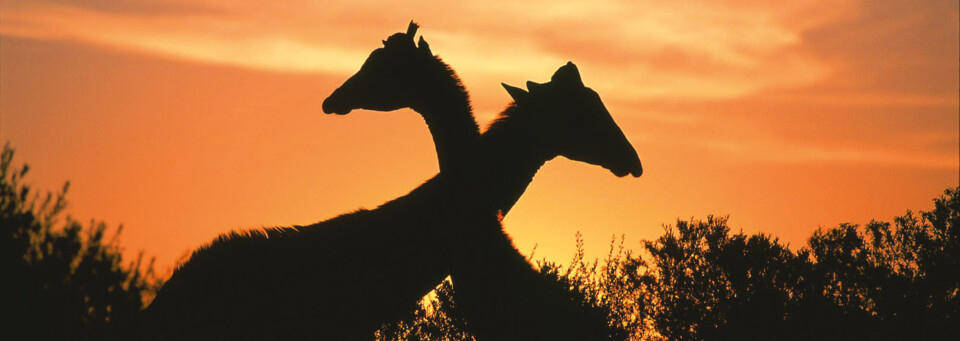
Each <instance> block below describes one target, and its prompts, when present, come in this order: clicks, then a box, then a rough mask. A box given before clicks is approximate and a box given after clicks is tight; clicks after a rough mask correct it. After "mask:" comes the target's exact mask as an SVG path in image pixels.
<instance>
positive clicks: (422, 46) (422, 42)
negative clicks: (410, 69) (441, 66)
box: [417, 36, 433, 56]
mask: <svg viewBox="0 0 960 341" xmlns="http://www.w3.org/2000/svg"><path fill="white" fill-rule="evenodd" d="M417 45H418V46H417V47H418V48H419V49H420V52H423V53H424V54H426V55H428V56H432V55H433V52H430V44H427V41H426V40H423V36H420V42H419V43H417Z"/></svg>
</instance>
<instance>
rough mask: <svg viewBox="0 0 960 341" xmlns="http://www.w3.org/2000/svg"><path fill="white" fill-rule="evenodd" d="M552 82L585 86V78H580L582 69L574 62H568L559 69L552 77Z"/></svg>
mask: <svg viewBox="0 0 960 341" xmlns="http://www.w3.org/2000/svg"><path fill="white" fill-rule="evenodd" d="M550 82H557V83H564V84H569V85H578V86H581V87H582V86H583V80H581V79H580V70H577V66H576V65H574V64H573V62H567V64H566V65H564V66H561V67H560V68H559V69H557V72H556V73H554V74H553V77H551V78H550Z"/></svg>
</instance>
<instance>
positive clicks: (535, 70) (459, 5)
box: [0, 0, 960, 270]
mask: <svg viewBox="0 0 960 341" xmlns="http://www.w3.org/2000/svg"><path fill="white" fill-rule="evenodd" d="M227 3H229V5H225V4H227ZM411 19H413V20H415V21H417V22H418V23H419V24H420V25H421V29H420V31H419V33H420V34H422V35H423V37H424V38H425V39H426V40H427V41H428V42H429V43H430V46H431V48H432V49H433V52H434V53H436V54H438V55H440V56H441V57H442V58H443V59H444V61H446V62H447V63H449V64H450V65H451V66H452V67H453V68H454V69H455V70H456V71H457V73H458V74H459V75H460V77H461V78H462V80H463V82H464V84H465V85H466V87H467V89H468V90H469V91H470V95H471V97H472V101H473V106H474V109H475V114H476V115H477V119H478V121H479V122H480V124H481V125H482V126H486V124H487V122H489V121H490V120H491V119H492V118H493V117H495V115H496V114H497V113H498V112H499V111H500V110H502V109H503V108H504V107H505V105H506V104H507V103H508V102H509V97H508V96H507V94H506V92H504V91H503V89H502V88H501V87H500V82H506V83H508V84H514V85H522V84H523V82H525V81H526V80H534V81H541V82H542V81H547V80H549V77H550V75H551V74H552V73H553V71H555V70H556V69H557V68H558V67H559V66H561V65H562V64H563V63H565V62H566V61H568V60H569V61H573V62H574V63H576V64H577V65H578V66H579V68H580V71H581V74H582V76H583V79H584V82H585V83H586V84H587V86H590V87H592V88H593V89H594V90H596V91H597V92H598V93H599V94H600V95H601V97H602V98H603V100H604V102H605V104H606V106H607V108H608V109H609V111H610V112H611V114H612V115H613V117H614V119H615V120H616V121H617V123H619V125H620V126H621V128H622V129H623V131H624V132H625V133H626V135H627V137H628V138H629V139H630V141H631V142H632V143H633V145H634V147H635V148H636V150H637V151H638V153H639V155H640V158H641V160H642V161H643V165H644V171H645V173H644V174H643V176H642V177H641V178H639V179H635V178H623V179H620V178H616V177H614V176H613V175H612V174H610V172H608V171H606V170H603V169H601V168H599V167H596V166H590V165H586V164H582V163H575V162H573V161H570V160H566V159H562V158H558V159H556V160H554V161H551V162H549V163H547V165H546V166H545V167H544V168H542V169H541V171H540V172H539V173H538V174H537V176H536V178H535V179H534V182H533V184H532V185H531V186H530V188H529V189H528V190H527V192H526V194H525V195H524V196H523V197H522V198H521V200H520V201H519V203H518V204H517V206H516V207H515V208H514V209H513V210H512V211H511V213H510V214H509V215H508V216H507V219H506V221H505V225H506V230H507V232H509V233H510V234H511V235H512V236H513V238H514V241H515V243H516V246H517V247H518V248H519V249H520V250H521V251H523V252H524V253H529V252H530V250H531V249H533V246H534V245H535V244H536V245H538V246H537V251H536V255H537V258H540V257H547V258H549V259H552V260H557V261H561V262H566V261H567V260H568V259H569V258H570V257H571V256H572V255H573V249H574V234H575V233H576V231H581V232H582V233H583V236H584V238H585V240H586V247H587V249H588V250H587V251H588V256H589V257H602V256H603V255H605V253H606V251H607V245H608V243H609V242H610V238H611V236H613V235H617V236H619V235H625V236H626V246H628V247H631V248H633V249H639V246H640V244H639V241H640V240H641V239H652V238H656V237H657V236H658V235H660V234H661V233H662V232H663V229H662V225H663V224H671V223H673V222H674V221H675V220H676V219H677V218H682V219H689V218H705V217H706V215H708V214H717V215H727V214H729V215H730V217H731V219H730V222H731V225H732V226H733V227H734V228H735V229H741V228H742V229H743V230H744V231H745V232H748V233H753V232H764V233H768V234H772V235H774V236H778V237H780V238H781V240H783V241H785V242H789V243H790V245H791V246H792V247H800V246H802V245H803V244H804V243H805V239H806V238H807V237H808V236H809V235H810V234H811V233H812V232H813V231H814V230H815V229H816V228H817V227H819V226H824V227H828V226H833V225H836V224H838V223H841V222H855V223H866V222H868V221H869V220H870V219H871V218H876V219H882V220H890V219H892V218H893V217H894V216H895V215H898V214H902V213H903V212H904V211H906V210H907V209H913V210H917V209H927V208H929V207H930V206H931V202H930V200H931V199H932V198H933V197H935V196H937V195H939V194H940V193H942V191H943V190H944V189H945V188H947V187H951V186H957V185H958V182H960V180H958V174H960V147H958V144H960V114H958V111H960V96H958V91H960V81H958V79H960V52H958V50H960V45H958V40H960V28H958V27H960V14H958V2H957V1H956V0H944V1H939V0H937V1H917V0H890V1H887V0H878V1H849V0H829V1H828V0H816V1H807V0H801V1H788V2H772V1H753V0H732V1H701V0H693V1H674V2H670V1H649V0H639V1H612V0H604V1H592V2H584V1H559V0H550V1H483V2H475V3H467V2H458V1H413V2H406V3H402V2H377V1H357V0H350V1H299V0H298V1H280V2H269V1H252V0H243V1H230V2H224V1H211V0H190V1H186V0H174V1H154V0H136V1H97V0H80V1H77V0H68V1H49V0H47V1H38V0H32V1H15V0H0V140H2V141H0V142H4V141H9V142H10V143H11V145H12V146H13V147H14V148H15V149H16V150H17V159H16V161H17V162H18V163H28V164H29V165H30V166H31V168H32V171H31V175H30V176H29V177H28V178H27V179H28V180H29V181H30V182H31V183H32V184H33V185H34V186H35V187H38V188H42V189H47V190H56V189H58V188H60V185H61V184H62V183H63V182H64V181H67V180H69V181H70V182H71V188H70V193H69V195H68V198H69V199H70V203H71V204H70V209H69V213H70V214H71V215H72V216H73V217H74V218H76V219H79V220H81V221H84V222H85V221H89V220H90V219H102V220H105V221H107V222H108V223H109V224H111V225H117V224H123V225H124V226H125V229H124V232H123V236H122V239H121V241H122V244H123V245H124V247H125V248H126V250H127V251H128V252H129V253H131V254H133V253H135V252H136V251H138V250H144V251H145V252H146V254H147V255H150V256H156V257H157V261H158V264H159V265H160V267H161V270H164V269H167V268H169V267H170V266H171V265H173V264H174V261H175V260H176V259H177V258H178V257H179V256H181V255H183V254H184V253H186V252H188V251H189V250H191V249H193V248H195V247H197V246H198V245H201V244H202V243H204V242H207V241H209V240H211V239H212V238H213V237H215V236H216V235H217V234H219V233H223V232H226V231H229V230H232V229H238V228H252V227H260V226H280V225H292V224H310V223H313V222H317V221H320V220H325V219H328V218H331V217H334V216H336V215H338V214H341V213H346V212H349V211H351V210H354V209H356V208H359V207H367V208H372V207H376V206H377V205H379V204H380V203H383V202H385V201H387V200H390V199H393V198H396V197H398V196H401V195H404V194H406V193H407V192H408V191H409V190H411V189H413V188H415V187H416V186H417V185H419V184H420V183H421V182H423V181H424V180H426V179H428V178H430V177H432V176H433V175H434V174H435V173H436V172H437V165H436V156H435V155H434V149H433V145H432V140H431V139H430V136H429V133H428V132H427V129H426V126H425V125H424V123H423V120H422V119H421V118H420V117H419V116H418V115H416V114H415V113H413V112H412V111H409V110H403V111H398V112H391V113H379V112H368V111H355V112H353V113H351V114H350V115H347V116H343V117H335V116H327V115H325V114H323V113H322V110H321V103H322V101H323V99H324V98H325V97H326V96H327V95H329V94H330V93H331V92H332V91H333V89H335V88H336V87H337V86H339V85H340V84H341V83H342V82H343V81H344V80H346V78H347V77H349V76H350V75H351V74H353V73H354V72H355V71H356V70H358V69H359V67H360V65H361V64H362V63H363V61H364V60H365V59H366V56H367V55H368V54H369V53H370V51H372V50H373V49H375V48H377V47H379V46H380V41H381V40H382V39H384V38H386V37H387V36H389V35H390V34H392V33H395V32H400V31H404V30H405V29H406V26H407V23H408V22H409V21H410V20H411Z"/></svg>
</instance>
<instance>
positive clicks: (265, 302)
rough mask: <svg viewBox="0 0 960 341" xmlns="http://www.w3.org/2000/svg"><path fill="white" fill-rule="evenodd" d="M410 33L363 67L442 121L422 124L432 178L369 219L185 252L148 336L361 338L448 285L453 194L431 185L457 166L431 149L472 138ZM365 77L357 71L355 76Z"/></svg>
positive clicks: (443, 81) (257, 233) (230, 237)
mask: <svg viewBox="0 0 960 341" xmlns="http://www.w3.org/2000/svg"><path fill="white" fill-rule="evenodd" d="M414 31H415V26H411V30H410V32H408V33H407V34H404V33H398V34H395V35H394V36H392V37H390V38H389V39H388V40H387V41H385V42H384V45H385V46H384V48H382V49H377V50H375V51H374V52H373V53H371V55H370V58H369V59H370V60H371V61H374V60H375V61H385V62H388V63H392V64H389V65H378V66H376V67H389V68H390V69H391V70H394V71H395V72H396V73H395V74H394V75H395V76H397V77H398V80H404V81H406V82H405V83H403V84H402V88H403V89H405V90H409V91H411V92H412V94H405V96H404V97H403V98H407V99H409V98H415V99H416V100H414V101H408V102H405V103H404V104H403V106H409V107H413V108H417V110H420V111H422V112H436V111H440V112H443V113H444V114H446V115H424V116H425V117H428V116H429V118H428V119H427V120H426V121H427V123H428V126H429V127H430V129H431V133H432V134H433V136H434V139H435V140H437V146H438V148H439V149H438V154H439V156H440V158H439V159H440V163H441V165H440V167H441V169H442V170H443V172H442V173H441V175H438V176H436V177H434V178H433V179H431V180H429V181H427V182H426V183H424V184H423V185H421V186H420V187H418V188H417V189H415V190H414V191H412V192H411V193H409V194H407V195H405V196H403V197H400V198H397V199H395V200H393V201H390V202H387V203H385V204H383V205H381V206H380V207H378V208H377V209H374V210H369V211H368V210H363V209H361V210H359V211H357V212H354V213H350V214H345V215H342V216H339V217H336V218H333V219H330V220H327V221H324V222H320V223H317V224H313V225H310V226H294V227H285V228H269V229H258V230H251V231H245V232H232V233H229V234H226V235H223V236H220V237H219V238H217V239H216V240H214V241H213V242H212V243H211V244H210V245H207V246H204V247H201V248H200V249H198V250H196V251H195V252H194V253H193V255H192V256H191V257H190V259H189V260H188V261H187V262H185V263H184V264H182V265H181V266H180V267H179V268H178V269H177V270H176V271H175V272H174V274H173V276H172V277H171V278H170V280H169V281H168V282H167V283H166V284H165V285H164V287H163V288H162V289H161V290H160V292H159V293H158V294H157V297H156V299H155V300H154V302H153V303H152V304H151V305H150V307H148V309H147V311H146V312H145V314H144V327H143V328H142V329H143V331H145V335H147V337H148V338H154V339H181V338H188V339H209V338H215V339H308V338H309V339H326V340H355V339H369V338H372V336H373V332H374V331H375V330H376V329H378V328H379V327H380V325H381V324H383V323H386V322H389V321H392V320H395V319H396V318H398V316H399V315H400V314H402V313H405V312H407V310H408V309H409V308H410V307H411V306H412V305H413V304H414V303H416V302H417V301H418V300H420V299H421V298H422V297H423V296H424V295H426V294H427V293H428V292H430V290H432V289H433V288H434V287H435V286H436V285H437V284H438V283H440V282H441V281H442V280H443V279H444V278H445V277H446V276H447V275H448V273H449V266H448V265H449V263H450V259H449V257H446V256H445V255H449V254H451V250H450V247H452V246H453V245H452V244H451V243H450V240H451V238H450V236H449V233H450V232H451V230H450V229H447V228H445V227H446V226H450V225H452V224H451V223H450V222H451V221H458V220H459V212H456V211H454V210H452V209H450V207H456V206H454V205H455V203H454V202H452V201H451V198H452V197H454V196H453V195H451V194H448V192H449V191H450V190H448V189H453V188H456V187H455V186H452V185H443V183H446V182H451V180H449V179H447V178H449V177H448V176H445V175H444V174H447V173H455V172H452V171H450V170H449V168H450V167H451V166H450V165H451V164H454V165H462V164H463V163H462V162H460V161H451V160H455V159H457V158H460V157H461V156H459V155H456V154H454V153H450V152H448V151H446V150H445V149H443V148H444V146H455V145H474V144H475V143H476V139H477V138H478V137H479V129H478V127H477V125H476V123H475V122H474V121H473V117H472V116H471V114H470V109H469V100H468V97H467V94H466V92H465V91H464V90H463V87H462V86H461V85H460V83H459V81H458V80H457V77H456V75H455V74H453V71H452V70H450V69H449V68H448V67H447V66H446V64H444V63H443V62H441V61H440V60H439V59H437V58H435V57H434V56H433V55H432V53H430V51H429V48H428V47H427V45H426V44H425V43H423V44H421V47H420V48H417V47H416V46H415V45H414V43H413V40H412V37H413V34H414ZM372 67H375V66H373V63H372V62H370V61H368V62H367V63H365V64H364V68H362V69H361V70H362V71H361V73H363V72H364V70H369V69H370V68H372ZM356 78H357V77H352V78H351V80H348V81H347V84H351V82H353V81H354V80H355V79H356ZM378 85H379V86H382V87H385V88H386V87H392V88H391V89H396V87H397V86H400V85H401V84H399V83H396V82H395V83H380V84H378ZM345 86H346V85H345ZM347 87H348V86H347ZM393 91H396V90H393ZM384 93H385V92H384ZM432 94H436V95H432ZM372 99H375V100H377V101H380V103H384V102H386V101H388V100H389V98H387V97H372ZM367 103H368V104H369V103H370V102H367ZM376 105H384V104H376ZM325 108H327V105H325ZM440 126H443V127H444V129H438V128H437V127H440ZM451 126H456V127H457V129H451V128H450V127H451ZM451 131H458V132H461V133H458V134H452V133H450V132H451ZM471 135H472V137H471Z"/></svg>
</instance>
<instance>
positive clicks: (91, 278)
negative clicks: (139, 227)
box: [0, 144, 159, 340]
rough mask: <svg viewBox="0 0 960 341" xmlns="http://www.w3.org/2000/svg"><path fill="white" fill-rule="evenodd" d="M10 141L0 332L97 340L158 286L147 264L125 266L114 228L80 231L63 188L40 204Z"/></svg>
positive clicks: (1, 171) (3, 169)
mask: <svg viewBox="0 0 960 341" xmlns="http://www.w3.org/2000/svg"><path fill="white" fill-rule="evenodd" d="M13 155H14V151H13V149H11V148H10V146H9V144H7V145H5V146H4V148H3V153H2V156H0V252H2V255H0V267H2V268H0V273H2V274H3V278H4V280H3V281H2V282H3V283H4V288H3V290H2V294H0V295H2V296H3V299H2V302H3V304H0V306H2V309H3V310H4V311H5V313H4V314H3V316H5V319H6V320H5V323H9V325H7V326H6V327H4V328H3V333H4V334H5V335H7V336H9V337H12V339H14V340H29V339H36V340H54V339H59V340H65V339H75V340H103V339H110V338H114V337H116V336H117V333H118V330H117V327H118V326H122V325H125V324H126V323H127V322H128V321H130V320H131V319H132V318H134V316H135V314H136V313H137V311H139V310H140V309H141V308H142V307H143V305H144V300H145V299H147V298H149V297H150V296H151V295H152V294H153V292H154V291H155V290H156V288H157V287H159V281H158V280H157V279H156V277H155V276H154V273H153V271H152V269H153V262H152V260H151V261H150V263H148V264H144V263H143V254H142V253H141V254H140V256H139V257H138V258H137V259H136V260H134V261H132V262H128V263H124V261H123V258H122V256H121V249H120V246H119V242H118V238H119V236H120V232H121V228H120V227H118V228H117V229H116V232H115V233H114V234H113V236H112V238H109V239H108V238H107V234H108V233H107V232H108V231H107V230H108V229H107V225H106V224H104V223H102V222H91V223H90V225H88V226H87V227H84V226H83V225H81V224H80V223H78V222H77V221H74V220H73V219H71V218H70V217H69V216H68V217H67V218H66V219H65V220H64V222H63V223H62V224H60V220H61V217H62V215H63V210H64V209H65V208H66V206H67V201H66V193H67V189H68V188H69V183H67V184H64V186H63V188H62V189H61V191H60V192H58V193H57V194H55V195H54V194H51V193H49V192H48V193H46V195H45V196H43V199H42V200H40V196H38V195H37V194H35V193H33V192H32V190H31V188H30V186H29V185H27V184H24V183H23V178H24V176H26V175H27V173H28V170H29V168H28V167H27V166H25V165H24V166H22V167H20V168H13V167H12V161H13Z"/></svg>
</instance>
